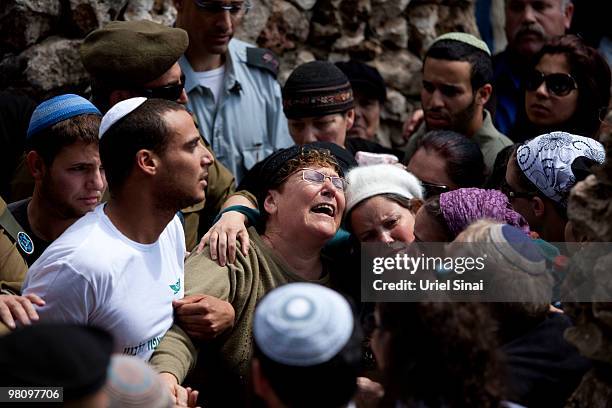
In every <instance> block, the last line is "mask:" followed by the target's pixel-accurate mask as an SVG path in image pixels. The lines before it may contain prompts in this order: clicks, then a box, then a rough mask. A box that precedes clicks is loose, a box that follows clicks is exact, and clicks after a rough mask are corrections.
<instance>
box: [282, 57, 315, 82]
mask: <svg viewBox="0 0 612 408" xmlns="http://www.w3.org/2000/svg"><path fill="white" fill-rule="evenodd" d="M316 59H317V58H316V57H315V55H314V54H313V53H312V52H311V51H309V50H306V49H301V50H299V51H292V52H289V53H287V54H285V55H283V59H282V60H281V66H280V70H279V73H278V82H279V83H280V84H281V86H282V85H283V84H284V83H285V82H286V81H287V78H289V75H291V73H292V72H293V70H294V69H295V68H296V67H298V66H300V65H302V64H305V63H306V62H310V61H315V60H316Z"/></svg>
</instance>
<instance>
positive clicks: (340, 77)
mask: <svg viewBox="0 0 612 408" xmlns="http://www.w3.org/2000/svg"><path fill="white" fill-rule="evenodd" d="M353 106H354V100H353V90H352V88H351V83H350V82H349V80H348V78H347V77H346V75H344V73H343V72H342V71H340V68H338V67H337V66H335V65H334V64H332V63H331V62H327V61H311V62H307V63H305V64H302V65H300V66H299V67H297V68H296V69H295V70H294V71H293V72H292V73H291V75H289V78H287V82H285V86H283V111H284V112H285V116H287V118H288V119H299V118H308V117H319V116H325V115H331V114H334V113H342V112H346V111H348V110H349V109H351V108H352V107H353Z"/></svg>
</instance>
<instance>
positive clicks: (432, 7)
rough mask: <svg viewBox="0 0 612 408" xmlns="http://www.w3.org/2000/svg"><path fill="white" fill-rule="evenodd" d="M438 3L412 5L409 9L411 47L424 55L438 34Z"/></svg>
mask: <svg viewBox="0 0 612 408" xmlns="http://www.w3.org/2000/svg"><path fill="white" fill-rule="evenodd" d="M437 25H438V5H437V4H423V5H418V6H415V7H411V8H410V10H409V11H408V26H409V27H410V34H409V37H410V40H409V41H410V49H411V50H417V51H418V52H419V55H421V56H423V55H424V54H425V50H427V49H428V48H429V46H430V45H431V43H432V42H433V40H434V39H435V38H436V37H437V36H438V31H437V30H436V26H437Z"/></svg>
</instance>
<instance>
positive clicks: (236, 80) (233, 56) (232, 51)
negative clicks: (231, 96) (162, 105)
mask: <svg viewBox="0 0 612 408" xmlns="http://www.w3.org/2000/svg"><path fill="white" fill-rule="evenodd" d="M244 63H246V48H244V47H237V46H236V42H235V40H233V39H232V40H231V41H230V43H229V46H228V50H227V53H226V54H225V78H224V89H225V90H227V91H228V92H233V91H234V90H238V91H240V90H241V89H242V85H241V81H240V78H241V72H240V67H242V66H243V64H244ZM179 65H180V66H181V69H182V71H183V74H184V75H185V92H187V94H189V92H191V91H192V90H193V89H194V88H197V87H198V86H199V83H198V81H197V80H196V78H195V71H194V70H193V68H192V67H191V64H190V63H189V60H187V57H186V56H185V55H181V58H179Z"/></svg>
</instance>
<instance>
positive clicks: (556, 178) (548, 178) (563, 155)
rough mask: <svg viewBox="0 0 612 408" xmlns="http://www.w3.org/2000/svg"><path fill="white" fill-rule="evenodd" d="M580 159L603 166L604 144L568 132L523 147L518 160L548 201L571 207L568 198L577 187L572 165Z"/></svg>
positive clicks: (545, 136)
mask: <svg viewBox="0 0 612 408" xmlns="http://www.w3.org/2000/svg"><path fill="white" fill-rule="evenodd" d="M578 157H586V158H587V159H590V160H593V161H596V162H597V163H600V164H601V163H603V162H604V160H605V158H606V151H605V149H604V147H603V145H602V144H601V143H599V142H598V141H596V140H593V139H590V138H588V137H583V136H577V135H572V134H570V133H566V132H552V133H547V134H544V135H540V136H538V137H535V138H533V139H531V140H530V141H528V142H526V143H525V144H523V145H521V146H520V147H519V148H518V150H517V151H516V160H517V162H518V165H519V167H520V169H521V171H522V172H523V173H524V174H525V176H527V178H528V179H529V181H531V182H532V183H533V184H534V185H535V186H536V187H537V188H538V190H540V191H541V192H542V193H543V194H544V195H545V196H546V197H548V198H550V199H551V200H553V201H555V202H558V203H559V204H561V205H562V206H563V207H567V196H568V194H569V191H570V190H571V189H572V187H574V185H575V184H576V176H575V174H574V172H573V171H572V164H573V163H574V160H576V159H577V158H578Z"/></svg>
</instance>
